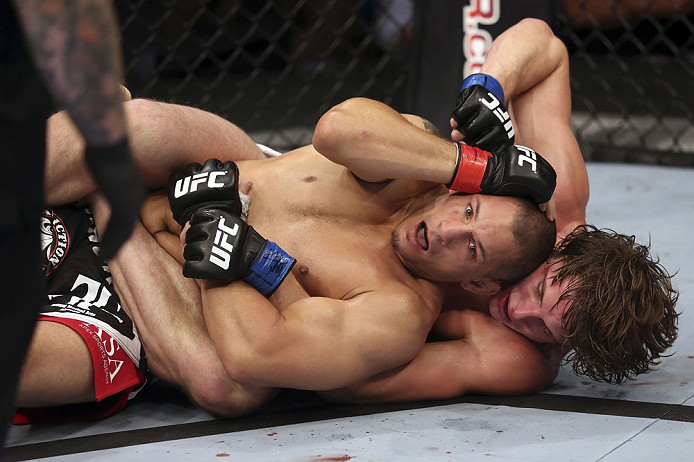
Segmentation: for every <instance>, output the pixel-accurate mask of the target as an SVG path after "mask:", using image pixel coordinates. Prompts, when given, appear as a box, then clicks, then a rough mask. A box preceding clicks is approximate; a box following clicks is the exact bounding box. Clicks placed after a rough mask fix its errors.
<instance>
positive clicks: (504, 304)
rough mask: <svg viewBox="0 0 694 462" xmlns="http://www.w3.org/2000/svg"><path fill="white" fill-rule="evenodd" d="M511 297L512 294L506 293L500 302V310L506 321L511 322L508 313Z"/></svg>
mask: <svg viewBox="0 0 694 462" xmlns="http://www.w3.org/2000/svg"><path fill="white" fill-rule="evenodd" d="M510 299H511V294H506V295H505V296H504V298H502V299H501V301H500V303H499V308H500V309H499V312H500V314H501V316H502V317H503V318H504V321H506V322H508V323H509V324H510V323H511V317H510V316H509V315H508V302H509V300H510Z"/></svg>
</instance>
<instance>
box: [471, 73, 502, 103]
mask: <svg viewBox="0 0 694 462" xmlns="http://www.w3.org/2000/svg"><path fill="white" fill-rule="evenodd" d="M473 85H480V86H483V87H484V88H486V89H487V90H489V91H491V92H492V93H493V94H494V96H496V98H497V99H498V100H499V101H500V102H501V103H502V104H503V103H504V102H505V101H506V100H505V97H504V89H503V87H502V86H501V83H500V82H499V81H498V80H497V79H496V78H494V77H492V76H491V75H489V74H471V75H468V76H467V77H466V78H465V80H463V86H462V88H461V89H460V91H463V90H465V89H466V88H468V87H471V86H473Z"/></svg>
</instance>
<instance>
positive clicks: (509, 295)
mask: <svg viewBox="0 0 694 462" xmlns="http://www.w3.org/2000/svg"><path fill="white" fill-rule="evenodd" d="M553 263H555V261H554V260H552V259H550V260H549V261H548V262H546V263H544V264H542V265H540V267H539V268H537V269H536V270H535V271H533V272H532V273H531V274H530V275H529V276H527V277H526V278H525V279H523V280H522V281H520V282H519V283H518V284H516V285H515V286H513V287H512V288H510V289H508V290H505V291H503V292H500V293H498V294H496V295H495V296H493V297H492V298H491V299H490V301H489V314H491V316H492V317H493V318H494V319H496V320H498V321H501V322H502V323H503V324H505V325H506V326H508V327H510V328H511V329H513V330H515V331H517V332H519V333H521V334H523V335H525V336H526V337H528V338H529V339H531V340H534V341H536V342H540V343H563V342H564V340H565V339H566V332H565V330H564V328H563V327H562V318H563V317H564V313H565V312H566V309H567V307H568V305H569V304H570V303H571V302H570V300H567V299H564V300H562V301H561V302H560V303H558V304H557V301H558V300H559V297H560V295H561V294H562V293H563V292H564V290H565V289H566V286H567V284H568V281H559V282H557V283H556V284H552V278H553V277H554V274H555V273H556V271H557V269H558V268H557V266H556V265H553Z"/></svg>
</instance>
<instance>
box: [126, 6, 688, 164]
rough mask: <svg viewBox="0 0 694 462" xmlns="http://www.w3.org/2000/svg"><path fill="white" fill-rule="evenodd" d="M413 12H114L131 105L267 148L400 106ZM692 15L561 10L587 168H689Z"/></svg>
mask: <svg viewBox="0 0 694 462" xmlns="http://www.w3.org/2000/svg"><path fill="white" fill-rule="evenodd" d="M414 3H415V2H413V0H339V1H338V0H303V1H301V0H274V1H260V0H117V1H116V2H115V4H116V7H117V10H118V14H119V18H120V23H121V31H122V36H123V49H124V58H125V73H126V83H127V85H128V86H129V88H130V90H131V91H132V93H133V95H134V96H138V97H149V98H155V99H161V100H165V101H171V102H177V103H181V104H188V105H193V106H196V107H200V108H202V109H206V110H209V111H212V112H215V113H217V114H219V115H221V116H223V117H225V118H227V119H228V120H231V121H232V122H234V123H236V124H237V125H239V126H240V127H242V128H243V129H245V130H246V131H248V132H249V133H251V134H252V136H253V137H254V138H255V139H256V141H258V142H261V143H264V144H267V145H269V146H273V147H275V148H277V149H290V148H293V147H297V146H300V145H303V144H307V143H309V142H310V140H311V133H312V130H313V127H314V126H315V123H316V122H317V121H318V118H319V117H320V115H321V114H322V113H324V112H325V111H326V110H327V109H329V108H330V107H331V106H333V105H335V104H337V103H339V102H340V101H343V100H345V99H347V98H349V97H352V96H367V97H370V98H374V99H377V100H379V101H383V102H385V103H387V104H389V105H391V106H393V107H394V108H395V109H398V110H407V109H408V79H409V76H410V70H411V69H412V66H414V65H416V63H415V62H414V53H413V52H412V41H413V40H416V39H417V38H416V37H413V36H412V27H411V21H412V17H413V15H414V14H417V8H416V6H415V4H414ZM693 12H694V1H690V0H686V1H685V0H621V1H620V0H562V1H561V2H559V3H558V8H557V21H556V25H557V27H556V32H557V34H558V35H559V37H560V38H561V39H562V40H563V41H564V42H565V44H566V45H567V48H568V49H569V53H570V59H571V86H572V93H573V107H574V115H573V118H572V121H573V122H572V126H573V129H574V132H575V133H576V136H577V138H578V139H579V142H580V144H581V147H582V150H583V152H584V156H585V157H586V158H587V159H592V160H609V161H629V162H649V163H664V164H674V165H694V160H693V159H694V156H693V155H692V154H694V152H693V151H694V129H693V127H694V115H693V110H694V109H693V108H694V104H692V103H693V102H694V91H693V90H694V88H693V86H694V83H693V82H694V79H692V74H693V72H694V69H693V65H694V25H693V23H692V13H693ZM519 19H520V18H519ZM443 65H444V66H445V64H443ZM452 103H453V102H451V104H452Z"/></svg>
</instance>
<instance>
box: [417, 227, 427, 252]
mask: <svg viewBox="0 0 694 462" xmlns="http://www.w3.org/2000/svg"><path fill="white" fill-rule="evenodd" d="M415 237H416V239H417V243H418V244H419V246H420V247H421V248H422V249H424V250H425V251H426V250H429V237H428V236H427V225H426V224H425V223H424V222H421V223H420V224H419V226H417V230H416V231H415Z"/></svg>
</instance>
